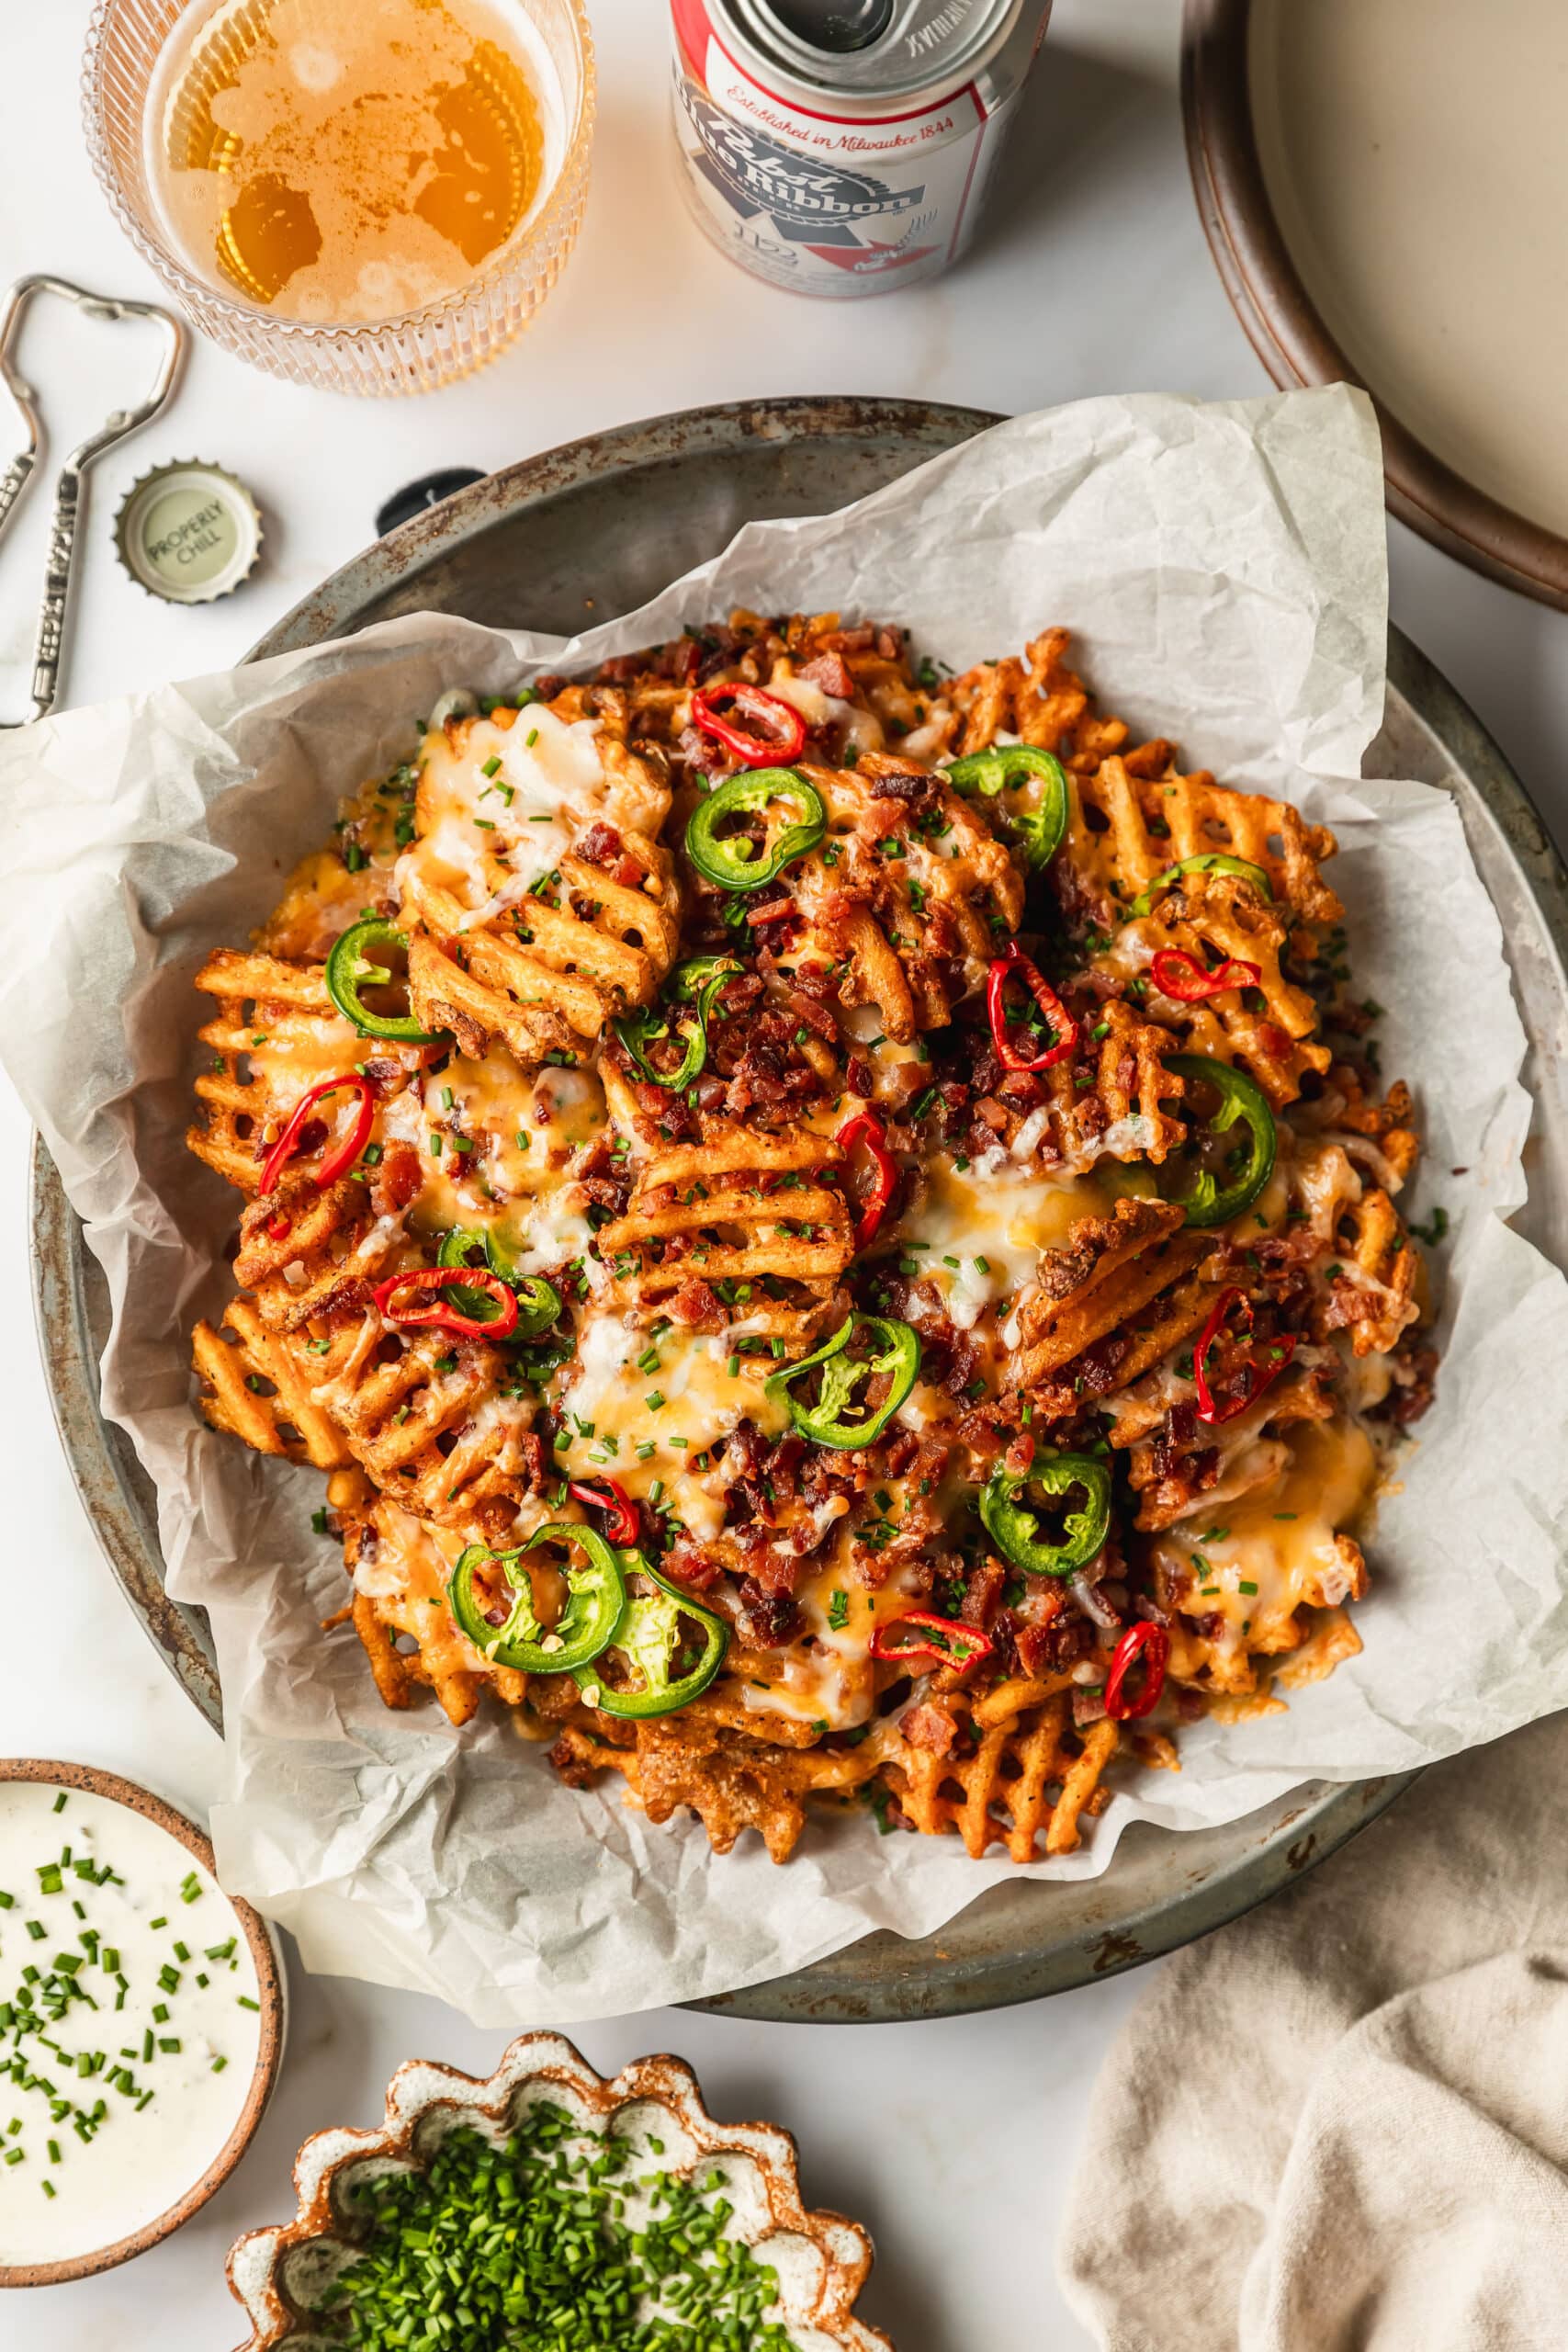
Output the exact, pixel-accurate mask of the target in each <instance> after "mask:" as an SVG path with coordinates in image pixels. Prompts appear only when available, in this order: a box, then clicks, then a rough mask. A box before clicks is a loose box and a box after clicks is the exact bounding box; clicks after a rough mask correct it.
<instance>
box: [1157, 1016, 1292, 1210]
mask: <svg viewBox="0 0 1568 2352" xmlns="http://www.w3.org/2000/svg"><path fill="white" fill-rule="evenodd" d="M1163 1059H1164V1062H1165V1066H1166V1068H1167V1069H1172V1070H1175V1071H1176V1072H1177V1073H1178V1075H1179V1077H1181V1078H1185V1079H1189V1080H1192V1081H1194V1082H1195V1083H1198V1084H1201V1085H1204V1086H1212V1087H1213V1090H1214V1092H1215V1093H1216V1094H1217V1095H1218V1096H1219V1098H1220V1099H1219V1105H1218V1107H1217V1109H1216V1110H1215V1111H1214V1112H1213V1114H1212V1116H1210V1117H1209V1118H1206V1119H1205V1120H1204V1121H1203V1122H1202V1125H1203V1130H1204V1133H1205V1134H1206V1135H1208V1136H1228V1135H1230V1134H1231V1133H1232V1130H1233V1129H1236V1128H1239V1129H1240V1130H1241V1132H1240V1134H1239V1136H1237V1137H1236V1140H1235V1142H1233V1143H1232V1144H1231V1146H1230V1148H1229V1149H1228V1150H1227V1151H1226V1152H1225V1154H1224V1169H1223V1170H1222V1173H1223V1177H1224V1182H1221V1181H1220V1178H1218V1177H1216V1176H1215V1174H1214V1173H1213V1170H1212V1169H1209V1168H1199V1169H1198V1170H1196V1171H1195V1173H1194V1174H1193V1175H1192V1176H1191V1178H1190V1182H1188V1183H1187V1185H1186V1186H1185V1188H1184V1189H1183V1190H1182V1191H1181V1192H1179V1193H1167V1194H1166V1196H1165V1197H1166V1198H1167V1199H1168V1200H1172V1201H1176V1202H1178V1203H1179V1204H1180V1206H1181V1207H1182V1208H1183V1209H1184V1210H1185V1211H1186V1215H1187V1222H1188V1224H1189V1225H1201V1226H1207V1225H1228V1224H1229V1222H1230V1220H1231V1218H1232V1217H1233V1216H1240V1215H1241V1213H1242V1211H1243V1209H1246V1208H1250V1207H1251V1205H1252V1204H1253V1202H1254V1201H1255V1200H1256V1199H1257V1198H1258V1193H1260V1192H1261V1191H1262V1190H1263V1187H1264V1186H1265V1184H1267V1182H1269V1177H1270V1176H1271V1175H1272V1174H1273V1173H1274V1153H1275V1150H1276V1148H1277V1143H1278V1137H1277V1134H1276V1130H1275V1126H1274V1114H1273V1112H1272V1111H1271V1110H1270V1109H1269V1098H1268V1096H1267V1095H1266V1094H1265V1093H1264V1091H1263V1089H1262V1088H1261V1087H1260V1086H1259V1085H1258V1081H1257V1080H1256V1079H1252V1078H1249V1077H1248V1076H1247V1072H1246V1071H1245V1070H1244V1069H1232V1068H1231V1066H1230V1064H1229V1063H1228V1062H1222V1061H1215V1060H1213V1058H1212V1057H1210V1056H1209V1055H1207V1054H1166V1055H1165V1056H1164V1057H1163Z"/></svg>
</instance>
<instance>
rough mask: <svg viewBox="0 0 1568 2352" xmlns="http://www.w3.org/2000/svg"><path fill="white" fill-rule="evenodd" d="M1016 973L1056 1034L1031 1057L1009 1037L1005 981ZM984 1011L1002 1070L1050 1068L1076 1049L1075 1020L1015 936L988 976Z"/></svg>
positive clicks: (1076, 1026) (1076, 1027) (1006, 982)
mask: <svg viewBox="0 0 1568 2352" xmlns="http://www.w3.org/2000/svg"><path fill="white" fill-rule="evenodd" d="M1015 975H1016V977H1017V978H1019V979H1021V981H1022V982H1023V984H1024V986H1025V987H1026V988H1027V989H1028V990H1029V993H1030V995H1031V996H1032V998H1033V999H1034V1001H1035V1003H1036V1004H1037V1005H1038V1006H1039V1007H1040V1010H1041V1012H1043V1014H1044V1015H1045V1018H1046V1020H1047V1021H1048V1022H1049V1023H1051V1026H1052V1028H1053V1029H1054V1030H1055V1033H1056V1035H1055V1043H1054V1044H1053V1045H1049V1046H1046V1048H1045V1050H1044V1052H1043V1053H1041V1054H1036V1055H1035V1056H1034V1057H1033V1059H1032V1060H1030V1059H1029V1058H1028V1057H1027V1056H1026V1055H1023V1054H1021V1053H1020V1052H1019V1050H1018V1047H1017V1046H1014V1045H1013V1044H1012V1043H1011V1042H1010V1039H1009V1037H1008V1010H1007V984H1008V981H1009V980H1010V978H1013V977H1014V976H1015ZM986 1013H987V1019H988V1020H989V1022H990V1024H991V1043H992V1045H993V1046H995V1047H996V1053H997V1059H998V1061H999V1062H1000V1064H1001V1066H1002V1068H1003V1069H1028V1070H1040V1069H1051V1067H1052V1065H1053V1064H1054V1063H1055V1062H1059V1061H1065V1060H1066V1057H1067V1056H1068V1055H1069V1054H1071V1053H1075V1052H1076V1051H1077V1042H1078V1024H1077V1022H1076V1021H1075V1020H1074V1018H1073V1016H1072V1014H1071V1013H1070V1012H1068V1011H1067V1008H1066V1005H1065V1004H1064V1003H1063V1002H1062V1000H1061V998H1060V997H1059V996H1058V995H1057V994H1056V991H1055V989H1054V988H1053V987H1052V986H1051V983H1050V982H1049V980H1047V979H1046V978H1045V976H1044V974H1043V972H1042V971H1041V970H1040V968H1039V967H1038V966H1037V965H1035V964H1034V963H1032V961H1031V960H1030V958H1029V957H1028V956H1026V955H1025V954H1024V952H1023V950H1022V948H1021V946H1020V945H1019V944H1018V942H1017V940H1016V939H1010V940H1009V941H1008V944H1007V945H1006V947H1004V948H1003V950H1002V952H1001V954H1000V955H999V956H998V957H997V958H996V960H995V962H994V963H993V964H992V966H991V968H990V971H989V972H988V974H987V978H986Z"/></svg>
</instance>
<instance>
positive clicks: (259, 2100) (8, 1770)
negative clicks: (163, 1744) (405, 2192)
mask: <svg viewBox="0 0 1568 2352" xmlns="http://www.w3.org/2000/svg"><path fill="white" fill-rule="evenodd" d="M0 1781H42V1782H43V1783H44V1784H45V1786H46V1787H48V1788H51V1789H67V1790H71V1789H80V1790H82V1791H85V1792H87V1793H88V1794H90V1795H93V1796H96V1797H107V1798H108V1799H109V1800H110V1801H111V1802H112V1803H113V1804H123V1805H126V1806H128V1807H129V1808H130V1811H131V1812H132V1813H139V1814H141V1815H142V1817H143V1818H144V1819H145V1820H148V1821H151V1822H152V1823H153V1824H154V1825H155V1826H156V1827H158V1828H159V1829H163V1830H166V1831H167V1832H168V1834H169V1836H170V1837H171V1838H175V1839H177V1840H178V1842H179V1844H180V1845H182V1846H184V1847H185V1848H186V1851H187V1852H188V1853H190V1854H193V1855H194V1856H195V1858H196V1860H197V1861H198V1862H199V1863H200V1864H201V1866H202V1868H203V1870H205V1871H210V1872H211V1874H212V1876H213V1877H214V1878H216V1877H217V1875H218V1872H217V1868H216V1865H215V1864H214V1861H213V1857H212V1847H211V1844H210V1843H209V1840H208V1838H205V1837H204V1836H203V1834H202V1832H201V1831H200V1830H199V1829H198V1828H197V1826H196V1824H195V1823H194V1822H193V1821H187V1820H186V1816H185V1815H184V1814H183V1813H177V1812H176V1811H175V1807H174V1806H173V1805H172V1804H167V1803H166V1802H165V1800H164V1798H163V1797H159V1796H154V1795H153V1794H152V1792H151V1790H149V1789H142V1788H138V1786H137V1784H136V1782H135V1781H123V1780H121V1779H120V1777H119V1775H118V1772H100V1771H99V1770H97V1768H96V1766H95V1765H91V1764H61V1763H56V1762H54V1761H53V1760H51V1758H45V1757H20V1758H15V1759H13V1760H11V1761H6V1759H5V1758H0ZM224 1900H225V1902H227V1903H228V1904H229V1905H230V1907H231V1910H232V1911H233V1914H234V1917H235V1918H236V1920H237V1921H238V1923H239V1926H240V1928H241V1931H242V1932H243V1936H244V1939H245V1941H246V1943H247V1944H248V1945H249V1947H250V1953H251V1958H252V1960H253V1961H254V1963H255V1972H256V1997H257V1999H258V2001H259V2002H260V2004H261V2017H260V2020H259V2023H260V2034H259V2039H258V2041H257V2047H256V2063H255V2069H254V2073H253V2075H252V2076H251V2086H250V2089H249V2092H248V2093H247V2095H246V2098H245V2104H244V2106H243V2108H242V2109H241V2110H240V2113H239V2117H238V2119H237V2120H236V2122H235V2125H234V2128H233V2130H232V2131H231V2132H230V2134H229V2137H228V2138H227V2140H225V2142H224V2143H223V2145H222V2147H221V2148H220V2150H219V2152H218V2154H216V2155H215V2156H214V2157H213V2159H212V2162H211V2163H210V2164H209V2165H208V2167H207V2170H206V2171H205V2172H204V2173H203V2174H202V2176H201V2177H200V2179H199V2180H196V2181H193V2182H192V2184H191V2186H190V2187H189V2188H187V2189H186V2193H185V2195H184V2196H183V2197H181V2198H178V2199H176V2200H175V2203H174V2204H173V2205H171V2206H169V2207H168V2209H167V2210H166V2211H164V2212H162V2213H160V2214H158V2215H157V2216H156V2218H155V2219H154V2220H152V2221H151V2222H145V2223H144V2224H143V2225H142V2227H141V2229H139V2230H136V2231H133V2232H132V2233H131V2235H130V2237H124V2238H119V2239H117V2240H116V2242H115V2243H114V2245H105V2246H98V2247H96V2249H95V2250H94V2251H93V2252H92V2253H90V2254H79V2255H73V2256H72V2257H71V2259H70V2260H69V2261H68V2262H32V2263H28V2262H17V2263H9V2264H7V2263H0V2287H57V2286H63V2285H64V2284H66V2283H67V2282H68V2281H70V2280H72V2279H76V2278H96V2275H97V2273H98V2272H99V2271H100V2270H112V2269H114V2267H116V2265H117V2264H118V2263H121V2262H129V2261H130V2258H131V2256H132V2255H137V2254H145V2253H146V2251H147V2249H148V2247H149V2246H153V2245H157V2244H158V2243H159V2241H160V2239H162V2238H166V2237H169V2236H170V2235H172V2233H174V2232H175V2230H177V2229H179V2228H180V2227H181V2225H182V2224H183V2223H184V2222H188V2221H189V2220H190V2217H191V2215H192V2214H193V2213H196V2212H199V2211H200V2210H201V2208H202V2206H204V2205H205V2204H206V2202H207V2200H208V2199H209V2197H211V2196H213V2195H214V2194H215V2193H216V2191H217V2190H219V2189H220V2188H222V2186H223V2183H224V2182H225V2181H226V2180H227V2179H228V2177H229V2176H230V2174H231V2172H232V2171H233V2169H234V2167H235V2165H237V2164H238V2163H239V2161H240V2158H241V2157H242V2156H243V2154H244V2153H245V2150H246V2149H247V2148H248V2147H249V2146H250V2143H251V2141H252V2139H253V2138H254V2134H255V2131H256V2127H257V2125H258V2124H259V2123H260V2121H261V2120H262V2117H263V2115H264V2114H265V2111H266V2103H267V2101H268V2099H269V2098H271V2097H272V2093H273V2086H274V2085H275V2084H276V2080H277V2075H278V2069H279V2067H280V2066H281V2064H282V2063H283V2045H284V2039H285V2036H286V2033H287V2030H288V1988H287V1980H286V1978H285V1975H284V1970H283V1961H282V1955H281V1953H280V1952H279V1951H278V1948H277V1946H276V1943H275V1941H274V1939H273V1934H272V1930H271V1928H269V1927H268V1926H267V1924H266V1921H265V1919H264V1918H263V1917H262V1916H261V1914H260V1912H259V1911H253V1910H252V1908H251V1906H250V1905H249V1904H248V1903H242V1902H241V1901H240V1899H239V1897H238V1896H237V1895H232V1894H226V1895H225V1896H224Z"/></svg>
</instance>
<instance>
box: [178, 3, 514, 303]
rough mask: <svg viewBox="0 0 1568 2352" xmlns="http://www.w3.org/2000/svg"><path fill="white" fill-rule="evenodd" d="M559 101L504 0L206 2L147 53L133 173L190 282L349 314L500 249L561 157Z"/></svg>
mask: <svg viewBox="0 0 1568 2352" xmlns="http://www.w3.org/2000/svg"><path fill="white" fill-rule="evenodd" d="M558 111H559V107H558V101H556V99H555V92H554V89H553V86H552V76H551V74H550V69H549V64H548V60H547V57H546V55H545V54H544V51H543V45H542V43H541V42H540V40H539V38H538V35H537V33H536V31H535V29H534V28H533V25H532V23H531V21H530V18H529V17H528V14H527V12H526V10H525V9H522V8H517V7H513V6H508V5H507V0H222V5H220V6H216V7H209V8H208V9H206V10H205V11H203V10H202V9H200V8H197V9H193V10H192V11H191V12H190V13H189V15H188V17H186V18H185V19H183V20H182V24H181V28H180V32H179V34H178V35H176V37H175V40H173V41H171V43H170V44H169V48H168V51H167V52H166V53H165V55H164V59H163V61H162V62H161V65H160V69H159V75H158V82H157V85H156V87H155V90H154V93H153V99H152V106H151V107H150V111H149V141H148V147H149V157H148V160H149V167H150V169H149V176H150V180H151V183H152V187H153V188H154V190H155V192H156V195H157V198H158V201H159V204H160V207H161V209H162V211H163V214H164V220H165V221H166V223H167V226H168V229H169V232H170V234H171V236H172V237H173V239H174V240H175V243H176V244H177V245H178V246H179V248H180V249H181V251H182V253H183V254H184V255H185V257H186V260H187V261H188V262H189V263H190V265H191V266H192V267H194V268H195V269H197V271H199V272H200V273H201V274H202V275H204V276H206V277H209V278H210V279H212V280H214V281H216V282H217V283H218V284H220V285H222V286H226V287H228V288H231V289H232V290H233V291H234V292H235V293H236V294H238V295H240V296H242V297H243V299H244V300H247V301H250V302H254V303H255V304H257V305H258V306H260V307H264V308H266V309H268V310H271V311H273V312H274V313H275V314H276V316H278V317H280V318H288V319H297V320H302V321H315V322H321V323H324V324H333V325H339V324H356V323H359V322H373V321H377V320H382V319H389V318H395V317H398V316H400V315H401V314H403V313H406V312H409V311H416V310H418V309H419V308H421V307H422V306H423V305H425V304H428V303H431V302H434V301H439V300H442V298H444V297H446V296H449V295H451V294H454V293H456V292H457V291H458V290H459V289H460V288H463V287H465V286H467V285H468V283H469V282H470V281H471V280H472V279H473V278H474V277H476V275H477V274H478V273H479V271H480V270H481V269H482V268H483V267H484V266H485V265H486V264H487V263H488V262H489V261H490V260H491V257H492V256H493V255H495V254H499V253H500V252H501V251H502V249H503V248H504V246H505V245H506V243H507V242H508V240H509V239H510V238H512V237H513V235H514V233H515V232H517V231H518V229H519V228H520V227H521V226H522V224H523V223H524V221H525V220H526V219H527V218H528V216H529V214H530V212H531V211H532V210H533V209H535V207H536V204H537V202H538V200H539V198H540V196H541V194H542V192H543V190H544V189H545V187H546V186H547V181H548V178H549V176H550V175H551V174H550V165H551V163H552V162H554V163H555V164H557V165H558V161H559V155H558V150H559V146H560V140H559V136H558V132H556V131H555V126H554V123H553V120H552V116H553V115H554V114H556V113H558ZM552 149H553V150H554V151H555V152H554V154H553V155H552V154H551V153H549V152H548V151H550V150H552Z"/></svg>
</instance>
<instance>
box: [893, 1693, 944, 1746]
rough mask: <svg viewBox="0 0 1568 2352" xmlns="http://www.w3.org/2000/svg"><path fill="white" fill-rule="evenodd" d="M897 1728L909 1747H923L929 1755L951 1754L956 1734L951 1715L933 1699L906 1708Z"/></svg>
mask: <svg viewBox="0 0 1568 2352" xmlns="http://www.w3.org/2000/svg"><path fill="white" fill-rule="evenodd" d="M898 1728H899V1730H900V1731H901V1732H902V1733H903V1735H904V1737H905V1738H906V1739H907V1740H908V1742H909V1745H910V1747H923V1748H924V1749H925V1750H926V1752H927V1754H928V1755H931V1756H951V1755H952V1753H953V1741H954V1740H955V1739H956V1738H957V1736H958V1725H957V1724H956V1722H955V1721H954V1719H953V1716H952V1715H951V1714H950V1713H948V1711H947V1709H946V1708H945V1707H944V1706H942V1705H941V1704H940V1703H939V1702H937V1701H936V1700H934V1699H928V1700H927V1701H926V1702H924V1704H923V1705H921V1706H919V1707H908V1708H907V1709H906V1710H905V1712H904V1713H903V1714H902V1715H900V1717H899V1718H898Z"/></svg>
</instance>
